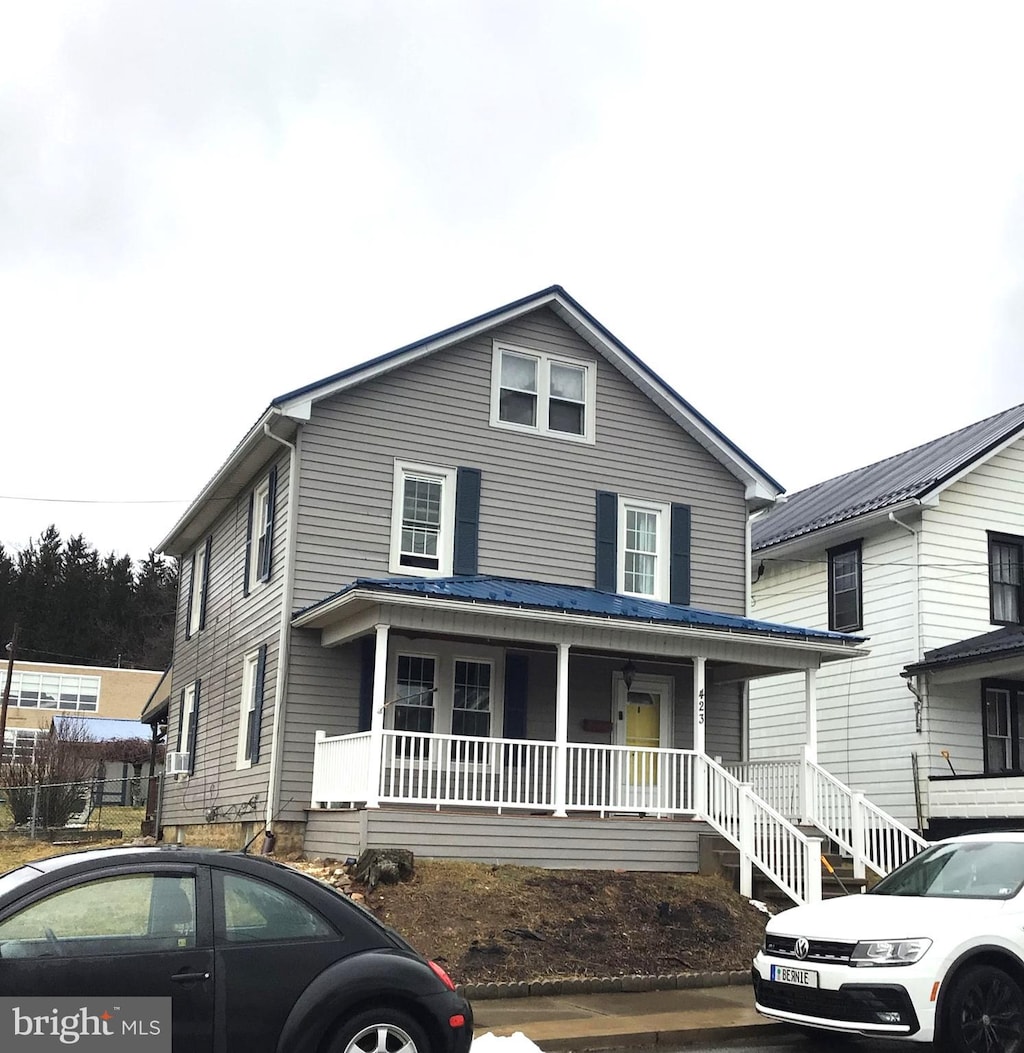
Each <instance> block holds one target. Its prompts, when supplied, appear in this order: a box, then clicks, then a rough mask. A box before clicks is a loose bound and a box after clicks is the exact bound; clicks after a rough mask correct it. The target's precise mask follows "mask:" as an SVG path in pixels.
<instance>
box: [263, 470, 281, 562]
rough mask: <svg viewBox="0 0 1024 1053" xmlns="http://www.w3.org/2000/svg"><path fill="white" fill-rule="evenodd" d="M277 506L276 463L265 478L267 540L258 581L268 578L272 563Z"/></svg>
mask: <svg viewBox="0 0 1024 1053" xmlns="http://www.w3.org/2000/svg"><path fill="white" fill-rule="evenodd" d="M276 506H277V465H276V464H275V465H274V467H273V468H271V469H270V477H269V478H268V479H267V540H266V544H265V545H264V546H263V560H262V561H261V563H260V581H269V580H270V568H271V566H272V565H273V551H274V515H275V508H276Z"/></svg>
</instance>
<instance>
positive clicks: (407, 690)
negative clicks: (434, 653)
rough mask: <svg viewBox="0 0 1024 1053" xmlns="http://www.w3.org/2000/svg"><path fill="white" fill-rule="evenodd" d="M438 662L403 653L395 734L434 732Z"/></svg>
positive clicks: (399, 669)
mask: <svg viewBox="0 0 1024 1053" xmlns="http://www.w3.org/2000/svg"><path fill="white" fill-rule="evenodd" d="M436 689H437V683H436V662H435V660H434V658H432V657H430V656H427V655H414V654H400V655H399V656H398V671H397V675H396V677H395V700H394V704H393V705H394V712H395V717H394V728H395V731H421V732H426V733H427V734H429V733H430V732H432V731H433V730H434V694H435V692H436ZM414 752H417V751H414Z"/></svg>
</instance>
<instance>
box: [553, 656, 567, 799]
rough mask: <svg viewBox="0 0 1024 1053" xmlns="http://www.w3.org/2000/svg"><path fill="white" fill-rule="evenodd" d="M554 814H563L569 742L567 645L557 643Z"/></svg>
mask: <svg viewBox="0 0 1024 1053" xmlns="http://www.w3.org/2000/svg"><path fill="white" fill-rule="evenodd" d="M555 684H556V686H555V771H554V778H555V785H554V791H555V792H554V797H555V800H554V804H555V815H565V814H566V811H565V796H566V786H565V783H566V778H567V774H568V767H569V766H568V764H567V760H568V757H567V754H568V744H569V645H568V644H567V643H560V644H559V645H558V670H557V673H556V677H555Z"/></svg>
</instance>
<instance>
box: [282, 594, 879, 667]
mask: <svg viewBox="0 0 1024 1053" xmlns="http://www.w3.org/2000/svg"><path fill="white" fill-rule="evenodd" d="M371 604H375V605H379V606H382V607H384V606H390V607H397V606H415V607H419V608H428V609H433V610H443V611H452V610H456V611H458V610H463V611H467V612H471V613H472V614H473V615H475V616H478V617H486V616H488V615H491V616H495V617H499V618H515V619H530V620H533V621H540V622H554V623H558V624H562V625H576V626H583V627H598V628H602V629H607V628H608V625H609V623H613V624H615V625H616V626H619V627H621V628H623V629H632V630H634V631H637V632H641V633H660V634H662V635H669V636H676V637H679V638H681V639H703V640H708V639H711V640H729V641H731V642H733V643H737V644H739V643H753V644H760V645H762V646H763V645H768V644H770V645H772V646H775V647H792V648H794V649H795V650H797V651H802V652H808V651H809V652H813V653H815V654H818V655H820V658H821V661H822V662H830V661H839V660H842V659H846V658H857V657H862V656H864V655H867V654H869V653H870V652H869V651H868V649H867V648H863V647H860V646H859V642H860V641H858V642H857V643H855V642H853V641H852V640H851V641H845V640H844V641H837V640H828V639H822V638H821V637H816V638H815V637H812V638H804V637H796V636H792V635H789V634H787V633H777V634H772V633H768V632H764V633H759V632H752V631H749V630H743V629H716V628H713V627H709V626H701V625H680V624H674V623H670V622H660V621H659V622H652V621H643V620H640V619H634V618H621V617H616V616H614V615H600V614H582V613H579V612H570V611H556V610H541V609H538V608H536V607H517V606H513V605H509V604H502V603H490V602H483V601H480V600H464V599H458V598H452V597H444V598H439V597H434V596H422V595H416V594H412V593H404V592H403V593H390V592H383V591H380V590H377V589H366V588H360V587H358V586H356V587H353V588H350V589H346V590H345V591H344V592H342V593H340V594H339V595H337V596H334V597H331V598H330V599H327V600H325V601H323V602H322V603H320V604H318V605H316V606H315V607H313V608H310V609H309V610H306V611H304V612H302V613H300V614H298V615H297V616H296V617H294V618H293V619H292V623H291V624H292V627H293V628H296V629H324V628H327V627H328V626H330V625H331V624H333V623H334V622H336V621H337V620H338V619H339V618H340V617H343V616H344V615H345V614H346V613H348V609H351V610H352V611H353V612H357V611H358V610H360V609H361V608H365V607H366V606H367V605H371Z"/></svg>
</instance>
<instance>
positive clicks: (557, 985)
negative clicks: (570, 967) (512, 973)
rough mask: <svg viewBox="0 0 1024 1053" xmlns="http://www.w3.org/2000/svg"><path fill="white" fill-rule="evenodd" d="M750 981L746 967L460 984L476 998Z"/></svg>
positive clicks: (464, 992)
mask: <svg viewBox="0 0 1024 1053" xmlns="http://www.w3.org/2000/svg"><path fill="white" fill-rule="evenodd" d="M745 984H750V973H749V972H748V971H746V970H736V971H724V970H723V971H720V972H703V973H670V974H667V975H664V976H605V977H593V976H586V977H576V978H572V979H565V980H521V981H513V982H501V983H499V982H490V983H475V984H459V988H458V989H459V993H460V994H462V995H464V996H465V997H466V998H469V999H471V1000H473V1001H480V1000H482V999H487V998H538V997H543V996H544V995H566V994H603V993H605V992H606V991H679V990H688V989H691V988H695V987H741V986H743V985H745Z"/></svg>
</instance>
